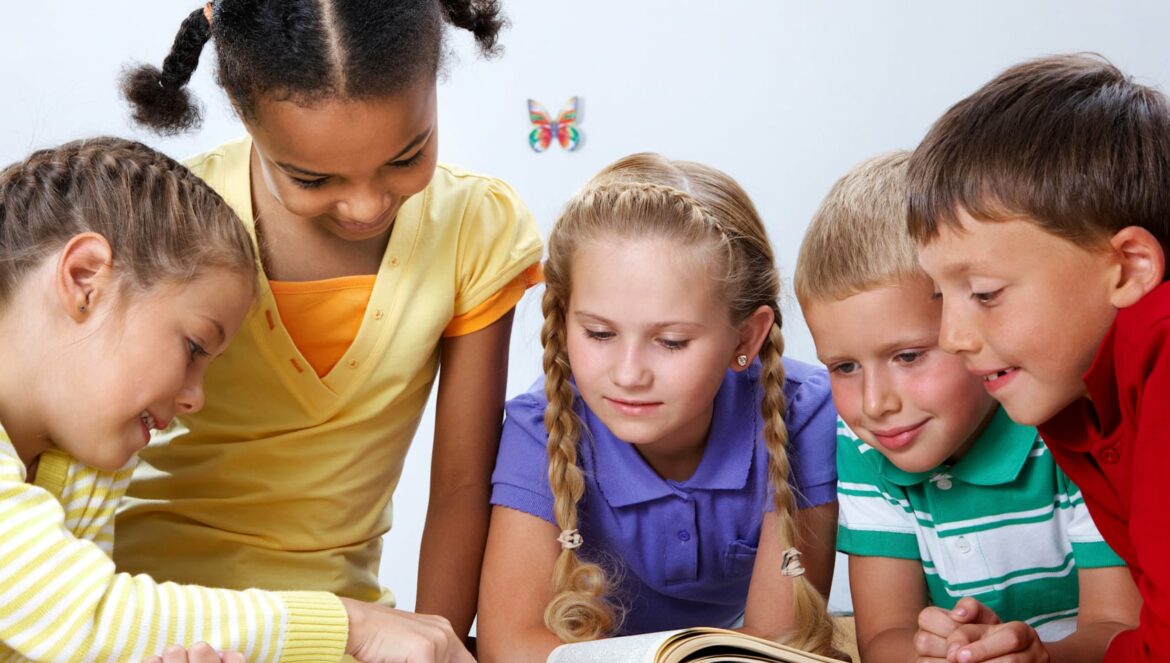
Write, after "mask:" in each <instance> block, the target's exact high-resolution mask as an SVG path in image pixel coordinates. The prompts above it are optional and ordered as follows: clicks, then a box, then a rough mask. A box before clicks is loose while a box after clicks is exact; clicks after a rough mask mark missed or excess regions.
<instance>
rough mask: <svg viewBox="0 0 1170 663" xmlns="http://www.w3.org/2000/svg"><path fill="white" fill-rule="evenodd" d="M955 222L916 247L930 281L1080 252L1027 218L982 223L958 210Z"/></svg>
mask: <svg viewBox="0 0 1170 663" xmlns="http://www.w3.org/2000/svg"><path fill="white" fill-rule="evenodd" d="M957 218H958V221H959V224H958V225H944V226H942V227H940V228H939V232H938V236H937V237H935V238H934V239H933V240H931V241H930V242H929V243H927V244H924V245H920V246H919V247H918V260H919V262H920V263H921V265H922V268H923V269H924V270H926V272H927V273H929V274H930V276H931V277H932V278H934V279H950V278H962V277H964V276H968V275H971V274H990V273H995V272H997V271H1000V270H1003V269H1010V268H1012V267H1014V266H1020V265H1023V264H1028V263H1034V262H1035V261H1041V262H1043V261H1045V260H1048V259H1050V258H1052V257H1053V256H1054V255H1063V254H1067V253H1068V252H1069V251H1070V250H1081V251H1083V249H1080V248H1079V247H1077V246H1076V245H1075V244H1073V243H1072V242H1070V241H1068V240H1066V239H1063V238H1061V237H1057V236H1056V235H1053V234H1052V233H1050V232H1048V231H1046V230H1044V229H1043V228H1041V227H1040V225H1039V224H1037V223H1036V222H1035V221H1033V220H1032V219H1029V218H1027V217H1015V218H1011V219H1006V220H995V221H984V220H979V219H975V218H973V217H972V216H971V215H970V214H969V213H968V212H967V211H966V210H963V209H960V210H959V211H958V213H957Z"/></svg>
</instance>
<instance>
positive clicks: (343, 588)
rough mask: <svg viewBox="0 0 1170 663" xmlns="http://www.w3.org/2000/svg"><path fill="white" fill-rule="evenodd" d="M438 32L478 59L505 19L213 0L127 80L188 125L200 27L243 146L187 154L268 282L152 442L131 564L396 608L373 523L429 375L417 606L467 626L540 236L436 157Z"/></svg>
mask: <svg viewBox="0 0 1170 663" xmlns="http://www.w3.org/2000/svg"><path fill="white" fill-rule="evenodd" d="M444 21H449V22H451V23H453V24H455V25H457V26H459V27H464V28H467V29H469V30H472V31H473V32H474V33H475V35H476V38H477V40H478V41H479V43H480V44H481V45H482V47H483V48H484V49H485V50H490V49H491V48H492V46H493V45H494V43H495V37H496V32H497V30H498V28H499V27H500V22H501V19H500V17H499V16H498V8H497V7H496V4H495V3H494V2H488V1H485V0H474V1H469V0H462V1H460V0H446V1H445V2H443V3H439V2H436V1H435V0H402V1H396V2H362V3H354V2H322V1H320V0H286V1H282V2H249V1H245V0H219V1H218V2H215V3H211V4H209V5H208V10H207V11H206V12H205V11H204V10H202V9H201V10H199V11H196V12H193V13H192V14H191V15H190V16H189V17H188V18H187V19H186V20H185V21H184V23H183V27H182V28H181V29H180V32H179V35H178V36H177V37H176V40H175V45H174V48H173V50H172V52H171V54H170V55H169V56H168V57H167V59H166V60H165V61H164V63H163V68H162V71H161V72H160V71H158V70H156V69H153V68H150V67H146V68H140V69H137V70H135V71H132V72H131V73H130V74H129V77H128V78H127V82H126V91H127V94H128V95H129V97H130V98H131V99H132V100H134V103H135V108H136V113H137V117H138V118H139V119H140V120H142V121H143V122H146V123H148V124H150V125H152V126H156V127H163V128H170V129H173V130H174V129H178V128H181V127H183V126H185V125H184V121H185V120H186V121H189V120H191V118H192V113H193V108H194V107H193V106H192V105H191V102H190V101H189V100H188V99H187V97H186V95H187V92H186V90H185V89H184V87H183V86H184V84H185V83H186V81H187V80H188V79H189V78H190V76H191V73H192V70H193V69H194V68H195V65H196V63H197V61H198V57H199V53H200V50H201V49H202V47H203V45H204V43H205V42H206V41H207V40H208V39H211V38H214V40H215V43H216V53H217V57H218V60H219V75H218V78H219V80H220V82H221V83H222V84H223V86H224V88H225V89H226V91H227V93H228V96H229V98H230V99H231V101H232V104H233V106H234V107H235V108H236V110H237V112H238V113H239V115H240V118H241V119H242V120H243V122H244V125H245V127H246V128H247V130H248V133H249V136H248V137H246V138H244V139H242V140H239V141H235V142H232V143H228V144H226V145H224V146H222V147H219V148H217V149H215V150H212V151H211V152H208V153H206V154H204V155H202V156H199V157H196V158H194V159H192V160H190V161H189V162H188V163H189V164H190V166H191V167H192V169H193V170H194V171H195V172H196V173H197V174H198V175H199V176H201V177H203V178H204V179H205V180H206V181H207V182H208V183H209V184H210V185H211V186H212V187H213V188H214V189H216V190H217V191H219V192H220V193H221V194H222V195H223V196H224V198H225V199H226V200H227V201H228V203H229V204H230V205H231V206H232V207H233V208H234V209H235V210H236V212H237V213H238V214H239V216H240V217H241V218H242V219H243V220H244V224H245V226H246V227H247V229H248V231H249V233H252V234H253V235H254V237H256V238H257V240H258V241H259V246H260V247H261V256H260V257H261V265H262V268H263V274H262V275H261V276H260V305H259V307H258V310H257V311H256V312H255V313H254V314H253V315H252V316H251V317H250V318H249V319H248V320H247V322H246V323H245V325H244V326H243V328H242V329H241V332H240V337H239V338H238V339H236V342H235V343H234V344H233V345H232V348H231V349H230V350H229V351H228V352H227V354H226V355H225V356H224V359H223V361H222V362H217V364H216V365H215V366H214V367H212V369H211V370H210V371H209V373H208V376H207V399H208V402H207V407H206V408H205V409H204V411H203V412H202V413H201V414H199V415H198V416H189V415H188V416H183V417H181V418H180V419H181V423H182V427H176V428H175V429H173V430H171V431H168V432H167V433H166V434H165V435H163V436H162V437H163V439H164V440H165V441H167V442H169V444H163V445H158V446H152V447H151V448H150V449H149V450H147V451H146V452H145V453H144V454H143V460H144V461H145V462H144V463H143V464H142V465H141V467H140V470H139V472H137V473H136V474H135V478H134V482H133V483H132V485H131V487H130V491H129V493H130V496H131V497H132V498H133V499H131V500H130V502H129V503H128V505H127V506H126V508H125V509H124V510H123V511H122V512H121V513H120V514H119V517H118V528H119V536H118V542H119V543H118V548H117V550H116V551H115V555H116V559H117V561H118V563H119V564H120V565H122V566H124V567H125V568H127V569H132V570H135V571H142V572H149V573H151V574H152V575H155V576H158V577H162V578H167V579H171V580H176V581H180V582H209V581H215V582H216V583H224V584H227V585H228V586H232V587H248V586H260V587H265V588H285V587H296V588H299V589H320V590H328V591H333V592H336V593H339V594H341V595H342V596H349V597H354V598H359V599H363V600H370V601H374V600H378V601H381V602H384V603H386V604H392V603H393V595H392V594H391V593H390V592H389V590H385V589H383V587H382V586H381V584H380V582H379V580H378V568H379V562H380V559H379V558H380V556H381V549H382V536H383V535H384V534H385V533H386V532H387V530H389V528H390V524H391V510H390V509H391V497H392V496H393V494H394V489H395V487H396V486H397V484H398V480H399V476H400V473H401V470H402V465H403V461H404V459H405V456H406V452H407V448H408V447H409V445H410V441H411V439H412V437H413V436H414V433H415V430H416V428H417V426H418V423H419V419H420V418H421V416H422V411H423V407H424V405H425V404H426V401H427V397H428V394H429V392H430V390H431V385H432V383H433V381H434V379H435V375H436V372H437V370H438V368H439V366H440V364H441V366H442V375H443V377H442V380H441V381H440V383H439V390H438V407H437V414H436V423H435V440H434V450H433V461H432V473H431V493H430V502H429V507H428V516H427V524H426V531H425V534H424V537H423V542H422V549H421V555H420V577H419V580H418V582H419V593H418V601H417V606H416V607H417V609H418V610H419V611H420V612H431V613H437V614H440V615H443V616H444V617H446V618H448V619H449V620H450V621H451V623H452V625H453V626H454V627H455V629H456V631H457V632H458V633H460V634H464V635H465V634H466V633H467V632H468V629H469V628H470V626H471V621H472V618H473V616H474V614H475V603H476V592H477V587H478V578H479V570H480V563H481V559H482V555H483V546H484V541H485V540H486V536H487V522H488V514H489V510H490V506H489V504H488V500H489V497H490V479H491V467H492V463H493V461H494V459H495V452H496V447H497V445H498V443H499V431H500V422H501V420H502V418H503V417H502V414H503V402H504V388H505V382H506V379H505V378H506V375H507V349H508V338H509V334H510V329H511V310H512V307H513V305H514V304H515V303H516V301H517V300H519V298H520V297H521V296H522V295H523V293H524V291H525V289H526V288H527V286H528V284H529V283H530V282H531V281H532V280H533V279H535V278H537V277H538V273H537V272H536V271H535V270H536V269H537V268H538V261H539V260H540V253H541V243H540V238H539V235H538V234H537V231H536V226H535V223H534V222H533V219H532V217H531V215H530V214H529V213H528V211H527V209H526V208H525V207H524V204H523V203H522V202H521V201H520V200H519V198H518V197H517V195H516V193H515V192H514V191H513V190H512V189H511V188H510V187H509V186H508V185H506V184H504V183H503V182H501V181H499V180H496V179H492V178H488V177H482V176H479V175H473V174H470V173H467V172H464V171H462V170H459V169H456V168H451V167H447V166H442V165H440V166H438V167H436V155H437V153H438V127H437V124H436V122H437V115H436V98H435V81H436V72H437V69H438V67H439V64H440V54H441V52H442V51H441V42H442V33H443V25H444ZM416 508H417V507H416Z"/></svg>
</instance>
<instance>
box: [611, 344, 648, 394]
mask: <svg viewBox="0 0 1170 663" xmlns="http://www.w3.org/2000/svg"><path fill="white" fill-rule="evenodd" d="M652 375H653V374H652V372H651V371H650V368H649V367H648V366H647V365H646V361H645V358H644V357H643V356H642V352H641V350H640V349H639V348H638V347H637V346H636V345H634V344H630V345H629V346H627V347H625V348H623V349H622V352H621V355H620V356H619V357H618V360H617V362H616V363H614V365H613V368H612V369H611V370H610V380H612V381H613V383H614V384H615V385H617V386H618V387H621V388H623V389H637V388H639V387H648V386H649V385H650V383H651V381H652Z"/></svg>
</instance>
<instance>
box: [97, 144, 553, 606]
mask: <svg viewBox="0 0 1170 663" xmlns="http://www.w3.org/2000/svg"><path fill="white" fill-rule="evenodd" d="M250 149H251V140H250V138H244V139H241V140H238V141H235V142H231V143H227V144H225V145H223V146H221V147H219V148H218V149H215V150H213V151H211V152H208V153H206V154H203V155H201V156H199V157H196V158H194V159H191V160H190V161H189V162H188V166H189V167H190V168H191V169H192V170H193V171H194V172H195V173H196V174H198V175H199V176H200V177H202V178H203V179H204V180H205V181H207V183H208V184H210V185H211V186H212V188H214V189H215V190H216V191H218V192H219V193H220V194H221V195H222V196H223V197H224V198H225V199H226V200H227V201H228V203H229V204H230V205H232V207H233V208H234V209H235V210H236V212H237V213H238V214H239V215H240V217H241V218H242V219H243V220H244V223H245V225H246V226H247V227H248V229H249V231H250V232H252V234H253V237H255V227H254V223H253V218H254V217H253V214H252V204H251V192H250V184H249V182H250V180H249V172H248V164H249V160H248V159H249V151H250ZM540 255H541V241H540V236H539V234H538V232H537V230H536V224H535V223H534V221H533V219H532V216H531V214H530V213H529V212H528V210H527V208H526V207H525V206H524V204H523V203H522V202H521V201H520V200H519V198H518V197H517V195H516V193H515V192H514V191H513V190H512V189H511V188H510V187H509V186H508V185H507V184H505V183H503V182H501V181H499V180H496V179H493V178H489V177H484V176H480V175H474V174H471V173H467V172H464V171H462V170H459V169H456V168H451V167H448V166H443V165H440V166H439V167H438V168H437V169H436V171H435V176H434V179H433V180H432V181H431V183H430V185H429V186H428V187H427V188H426V189H425V190H424V191H423V192H421V193H419V194H417V195H415V196H413V197H411V198H410V199H408V200H407V201H406V202H405V203H404V204H403V206H402V208H401V210H400V211H399V213H398V218H397V220H396V221H395V223H394V229H393V230H392V232H391V233H390V240H389V243H388V245H387V247H386V252H385V255H384V256H383V259H382V263H381V266H380V268H379V271H378V274H377V278H376V280H375V283H374V288H373V291H372V292H371V293H370V300H369V304H368V306H367V308H366V313H365V317H364V319H363V321H362V323H361V327H360V329H359V330H358V332H357V335H356V336H355V337H354V338H353V342H352V343H351V344H350V345H349V347H348V349H347V350H346V351H345V352H344V354H343V355H342V356H341V359H340V360H339V361H338V362H337V363H336V365H335V366H334V367H333V368H332V369H331V370H330V371H329V372H328V373H326V374H325V375H324V377H318V376H317V374H316V373H315V372H314V371H313V369H312V367H311V365H310V364H309V363H308V362H307V361H306V360H305V359H304V357H303V356H302V355H301V353H300V352H299V351H298V350H297V347H296V345H295V344H294V342H293V340H292V339H291V338H290V337H289V334H288V333H287V331H286V330H285V328H284V326H283V324H282V322H281V319H280V315H279V312H278V310H277V308H276V304H275V301H274V300H273V296H272V292H271V288H270V286H269V284H268V281H267V279H266V278H265V277H264V276H263V275H261V277H260V290H261V294H260V301H259V304H258V306H257V308H256V310H254V311H253V312H252V314H251V315H250V316H249V318H248V320H247V321H246V322H245V323H244V326H243V328H242V329H241V330H240V332H239V334H238V335H237V336H236V338H235V340H234V341H233V342H232V344H231V347H230V348H229V349H228V351H227V352H226V353H224V355H223V356H222V357H220V358H219V359H217V360H216V361H215V362H214V363H212V365H211V368H210V369H209V370H208V373H207V380H206V385H205V393H206V401H207V402H206V405H205V407H204V408H203V410H202V411H201V412H199V413H198V414H196V415H194V416H190V417H184V418H183V420H182V421H181V422H180V424H179V425H178V426H175V427H172V429H170V430H168V431H167V432H166V433H164V434H160V435H158V436H157V437H158V438H159V439H157V440H156V441H155V442H153V443H152V444H151V446H150V447H149V448H147V449H145V450H144V451H143V453H142V454H141V459H142V460H141V462H140V464H139V467H138V470H137V471H136V472H135V475H134V481H133V483H132V484H131V486H130V489H129V494H128V498H127V499H126V500H125V502H124V506H123V507H122V508H121V509H120V510H119V514H118V523H117V527H118V530H117V531H118V536H117V542H116V545H115V550H114V555H115V560H116V561H117V563H118V566H119V568H120V569H125V570H128V571H132V572H149V573H150V574H151V575H152V576H154V577H156V578H160V579H166V580H175V581H177V582H193V583H195V582H197V583H214V584H215V585H218V586H226V587H261V588H265V589H298V590H326V591H331V592H335V593H337V594H340V595H342V596H348V597H352V598H356V599H361V600H367V601H374V600H379V601H381V602H383V603H389V604H392V602H393V595H392V594H391V593H390V592H389V591H388V590H384V589H383V588H382V586H381V585H380V583H379V582H378V577H377V573H378V566H379V558H380V556H381V550H382V546H381V538H382V535H383V534H385V533H386V532H387V531H388V530H389V529H390V526H391V514H392V503H391V498H392V496H393V494H394V489H395V488H396V487H397V485H398V480H399V476H400V474H401V472H402V464H403V461H404V460H405V457H406V451H407V448H408V447H409V445H410V441H411V438H412V437H413V436H414V432H415V429H416V428H417V426H418V422H419V419H420V417H421V415H422V410H423V407H424V405H425V404H426V400H427V396H428V394H429V393H430V390H431V385H432V383H433V381H434V378H435V373H436V371H437V368H438V360H439V353H438V349H439V340H440V338H441V337H442V335H443V332H444V330H445V329H446V328H447V326H448V324H449V323H450V322H451V321H452V320H453V319H455V318H456V317H458V316H460V315H463V314H465V313H467V312H470V311H472V310H474V309H476V307H478V306H479V305H480V304H482V303H484V302H485V301H487V300H488V299H490V298H492V297H493V296H494V295H496V294H497V293H499V292H500V291H501V290H502V289H504V287H505V286H506V285H508V284H509V283H511V282H513V281H514V280H515V279H516V277H518V276H520V275H521V274H522V273H524V272H525V271H526V270H528V268H530V267H531V266H532V265H533V264H535V263H537V262H538V261H539V260H540ZM517 299H518V295H517ZM512 303H513V304H514V303H515V301H513V302H512ZM184 426H185V427H186V428H184ZM187 429H189V431H190V432H187ZM184 433H186V434H184Z"/></svg>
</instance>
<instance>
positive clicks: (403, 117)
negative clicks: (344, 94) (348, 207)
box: [248, 80, 437, 174]
mask: <svg viewBox="0 0 1170 663" xmlns="http://www.w3.org/2000/svg"><path fill="white" fill-rule="evenodd" d="M436 107H437V106H436V99H435V83H434V81H425V80H424V81H420V82H419V83H417V84H416V85H414V86H412V87H410V88H407V89H406V90H404V91H403V92H401V93H399V94H395V95H392V96H387V97H379V98H376V99H366V100H343V99H326V100H323V101H321V102H318V103H316V104H313V105H311V106H302V105H298V104H297V103H295V102H294V101H274V100H272V99H260V100H258V101H257V104H256V112H255V119H254V120H252V121H251V122H249V123H248V130H249V133H251V134H252V136H253V137H254V139H255V141H256V143H257V144H258V145H259V146H260V148H261V149H262V150H263V152H264V154H265V156H267V157H268V158H270V159H272V160H274V161H277V162H281V163H287V164H291V165H294V166H296V167H298V168H301V169H304V170H309V171H313V172H318V173H328V174H335V173H337V174H344V173H347V172H350V171H356V170H365V169H368V168H372V167H378V166H381V165H382V164H384V163H385V162H387V161H389V160H391V159H393V158H395V157H396V156H399V155H400V153H401V152H402V151H403V149H404V148H406V147H408V146H409V145H410V143H411V142H412V141H414V140H415V139H416V138H417V137H418V136H419V135H420V134H421V133H424V132H426V131H427V130H428V129H432V127H433V126H434V124H435V118H436V114H435V113H436Z"/></svg>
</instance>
